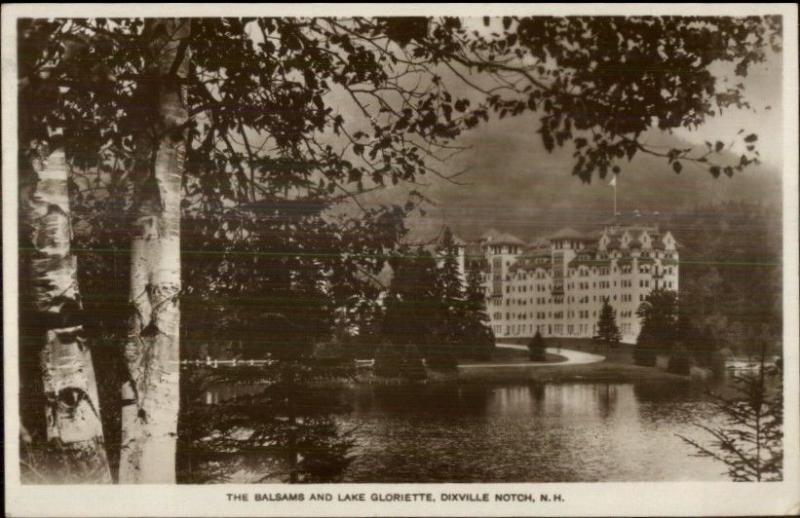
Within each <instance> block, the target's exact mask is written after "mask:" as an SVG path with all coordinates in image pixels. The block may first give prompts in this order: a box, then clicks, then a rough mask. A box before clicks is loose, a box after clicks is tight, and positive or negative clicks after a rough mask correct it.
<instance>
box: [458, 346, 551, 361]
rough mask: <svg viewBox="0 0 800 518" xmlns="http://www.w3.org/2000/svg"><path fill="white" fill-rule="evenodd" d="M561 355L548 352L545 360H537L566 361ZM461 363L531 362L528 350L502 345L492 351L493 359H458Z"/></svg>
mask: <svg viewBox="0 0 800 518" xmlns="http://www.w3.org/2000/svg"><path fill="white" fill-rule="evenodd" d="M565 360H566V358H564V357H563V356H561V355H558V354H550V353H547V354H546V355H545V361H544V362H537V363H560V362H563V361H565ZM458 363H459V365H474V364H482V363H501V364H503V363H531V361H530V360H529V359H528V351H521V350H519V349H504V348H501V347H497V348H495V350H494V352H493V353H492V359H491V360H472V359H464V360H459V361H458Z"/></svg>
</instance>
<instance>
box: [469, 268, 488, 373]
mask: <svg viewBox="0 0 800 518" xmlns="http://www.w3.org/2000/svg"><path fill="white" fill-rule="evenodd" d="M484 261H485V259H484V258H481V259H480V260H468V261H466V268H467V287H466V295H465V297H466V300H465V306H466V319H467V322H466V329H467V333H466V335H467V339H466V342H467V351H468V354H469V355H470V357H471V358H473V359H476V360H489V359H491V357H492V351H493V350H494V333H493V332H492V329H491V327H490V326H489V322H490V319H489V315H488V314H487V313H486V294H485V289H484V286H483V280H482V267H481V266H482V264H483V262H484Z"/></svg>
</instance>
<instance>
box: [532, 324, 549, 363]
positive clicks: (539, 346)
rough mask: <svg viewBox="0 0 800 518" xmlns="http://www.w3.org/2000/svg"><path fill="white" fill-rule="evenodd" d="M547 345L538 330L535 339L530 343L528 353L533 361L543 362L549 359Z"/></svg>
mask: <svg viewBox="0 0 800 518" xmlns="http://www.w3.org/2000/svg"><path fill="white" fill-rule="evenodd" d="M546 349H547V345H546V344H545V342H544V338H542V335H541V333H539V331H536V334H535V335H534V337H533V339H531V341H530V342H529V343H528V355H529V358H530V360H531V361H532V362H543V361H545V360H546V359H547V352H546Z"/></svg>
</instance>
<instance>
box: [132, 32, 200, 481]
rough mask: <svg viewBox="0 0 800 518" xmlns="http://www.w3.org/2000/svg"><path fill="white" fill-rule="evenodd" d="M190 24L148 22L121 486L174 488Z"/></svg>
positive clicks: (134, 234)
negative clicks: (148, 116) (148, 71)
mask: <svg viewBox="0 0 800 518" xmlns="http://www.w3.org/2000/svg"><path fill="white" fill-rule="evenodd" d="M189 29H190V22H189V20H175V19H158V20H148V22H147V25H146V34H148V35H149V36H150V45H151V50H152V59H153V62H152V63H151V66H152V78H151V80H150V84H145V85H143V88H144V95H143V96H142V99H144V100H145V102H150V103H152V105H151V106H143V108H144V109H145V110H150V111H151V112H152V113H153V117H152V120H151V121H149V123H148V124H147V125H146V126H148V127H146V128H144V131H145V132H146V134H144V135H143V136H142V138H141V139H140V142H139V149H138V150H137V153H138V154H139V156H140V157H141V158H142V160H141V164H140V166H139V170H138V174H139V177H138V178H137V181H136V186H135V193H134V196H135V207H134V222H133V236H132V243H131V286H130V288H131V292H130V301H131V305H132V315H131V320H130V328H129V335H128V340H127V343H126V346H125V361H126V363H127V368H128V374H129V377H128V380H127V382H126V383H125V385H124V386H123V388H122V398H123V408H122V451H121V458H120V475H119V480H120V483H175V452H176V440H177V426H178V410H179V374H180V372H179V361H180V351H179V333H178V330H179V325H180V307H179V301H178V296H179V293H180V289H181V257H180V210H181V207H180V204H181V180H182V176H183V169H184V161H185V153H186V142H185V138H186V131H185V128H184V126H185V122H186V121H187V119H188V111H187V108H186V101H185V92H184V87H183V86H182V85H181V79H182V78H184V77H186V74H187V73H188V56H187V55H186V53H187V52H186V42H187V39H188V36H189Z"/></svg>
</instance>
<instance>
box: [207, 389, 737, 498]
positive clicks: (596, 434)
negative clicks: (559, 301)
mask: <svg viewBox="0 0 800 518" xmlns="http://www.w3.org/2000/svg"><path fill="white" fill-rule="evenodd" d="M218 390H219V389H218ZM228 390H229V389H225V394H222V393H221V392H218V393H215V395H209V396H207V399H208V398H210V399H209V400H210V401H218V400H219V398H220V397H228V396H230V394H228V392H227V391H228ZM236 390H239V391H241V390H245V389H244V388H243V387H241V386H240V387H238V388H237V389H236ZM236 390H234V392H235V391H236ZM334 392H335V394H334V395H335V397H336V398H338V400H339V401H340V402H341V403H345V404H346V405H343V407H344V406H346V407H347V408H349V409H351V410H350V411H349V412H347V413H342V414H339V415H337V416H336V418H335V419H336V422H337V423H338V426H340V427H341V428H342V429H354V430H355V439H356V447H355V449H354V451H353V452H352V453H353V454H354V455H355V460H354V461H353V462H352V464H350V466H349V467H348V468H347V469H346V471H345V473H344V480H343V481H346V482H523V481H531V482H534V481H539V482H558V481H562V482H568V481H658V480H725V477H724V473H723V472H722V470H721V468H720V466H719V465H717V464H716V463H715V462H714V461H712V460H709V459H702V458H698V457H693V456H692V453H693V451H691V450H690V449H688V447H687V446H686V445H685V444H684V443H683V442H682V441H681V440H680V439H679V438H678V437H677V435H676V434H679V433H680V434H688V435H692V434H696V433H697V430H696V428H695V427H694V426H693V424H692V423H694V422H698V421H700V422H706V423H708V422H710V421H713V420H714V419H715V418H714V416H713V415H712V414H711V411H712V408H711V406H710V405H709V404H708V403H707V402H706V401H704V399H703V395H702V393H699V392H698V391H696V390H693V389H691V388H689V387H684V386H674V385H664V384H652V383H650V384H629V383H568V384H524V385H505V386H496V385H478V384H469V385H455V384H441V385H433V384H431V385H411V386H409V385H398V386H364V385H359V386H355V387H342V388H339V389H335V391H334Z"/></svg>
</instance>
